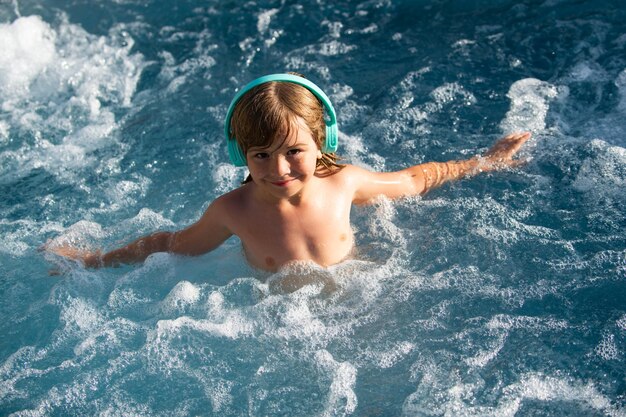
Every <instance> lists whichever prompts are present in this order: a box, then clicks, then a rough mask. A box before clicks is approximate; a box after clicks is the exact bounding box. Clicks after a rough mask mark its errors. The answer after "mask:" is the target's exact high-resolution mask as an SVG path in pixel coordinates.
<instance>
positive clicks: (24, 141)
mask: <svg viewBox="0 0 626 417" xmlns="http://www.w3.org/2000/svg"><path fill="white" fill-rule="evenodd" d="M132 47H133V40H132V39H131V38H130V37H129V36H128V35H127V34H126V33H125V32H124V31H123V29H122V27H121V26H118V27H114V28H113V29H111V31H110V33H109V36H108V37H105V36H100V37H98V36H95V35H91V34H89V33H87V32H86V31H85V30H83V29H82V28H81V27H80V26H77V25H73V24H71V23H69V22H68V21H67V20H66V18H65V17H64V16H61V23H60V24H59V25H58V26H57V27H52V26H51V25H50V24H48V23H46V22H44V21H43V20H42V18H41V17H39V16H28V17H20V18H18V19H16V20H15V21H14V22H13V23H11V24H1V25H0V50H2V51H3V53H2V55H1V56H0V94H1V95H2V105H1V106H2V110H3V112H5V113H6V114H7V115H8V117H6V118H4V120H3V121H2V126H1V128H0V137H11V138H12V139H13V141H14V143H17V144H20V145H21V146H20V147H19V148H18V149H13V150H10V151H9V150H7V151H5V152H3V153H1V154H0V178H4V179H5V180H8V181H12V180H15V179H19V178H21V177H23V176H26V175H28V174H29V173H30V172H31V171H32V170H34V169H44V170H46V171H48V172H49V173H51V174H52V175H55V176H57V177H58V178H60V179H61V180H62V181H63V182H70V183H75V182H82V181H83V177H84V176H82V175H80V171H81V170H82V169H84V168H86V167H96V166H97V165H98V164H103V165H104V166H107V164H109V163H110V161H109V160H105V161H100V160H98V159H96V158H94V157H93V156H92V152H94V151H95V150H97V149H101V148H102V147H105V146H110V145H112V144H114V145H115V144H117V141H116V140H115V139H114V138H113V135H114V132H115V129H116V128H117V123H116V121H115V117H114V114H113V111H112V108H113V107H117V106H122V107H123V106H130V103H131V99H132V96H133V94H134V92H135V88H136V85H137V82H138V80H139V76H140V74H141V71H142V69H143V68H144V66H145V63H144V62H143V58H142V56H141V55H140V54H131V53H130V50H131V49H132ZM5 52H6V53H5ZM118 146H119V147H120V150H123V147H122V146H121V145H118Z"/></svg>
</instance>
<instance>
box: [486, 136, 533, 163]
mask: <svg viewBox="0 0 626 417" xmlns="http://www.w3.org/2000/svg"><path fill="white" fill-rule="evenodd" d="M528 139H530V132H521V133H511V134H510V135H507V136H505V137H503V138H502V139H500V140H498V141H497V142H496V143H495V144H494V145H493V146H492V147H491V149H489V150H488V151H487V152H486V153H485V154H484V155H483V156H482V158H481V162H482V164H481V166H480V168H481V169H482V170H488V171H491V170H495V169H502V168H506V167H515V166H518V165H521V164H523V163H524V162H525V161H523V160H519V159H513V156H515V154H516V153H517V152H518V151H519V149H520V148H521V147H522V145H523V144H524V143H525V142H526V141H527V140H528Z"/></svg>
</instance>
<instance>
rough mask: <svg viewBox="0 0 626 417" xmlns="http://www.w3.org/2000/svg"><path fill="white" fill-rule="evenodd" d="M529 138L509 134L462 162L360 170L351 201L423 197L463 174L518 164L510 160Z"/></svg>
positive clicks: (520, 134)
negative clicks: (412, 196)
mask: <svg viewBox="0 0 626 417" xmlns="http://www.w3.org/2000/svg"><path fill="white" fill-rule="evenodd" d="M529 138H530V133H528V132H524V133H513V134H510V135H508V136H506V137H504V138H502V139H500V140H499V141H497V142H496V143H495V144H494V145H493V146H492V147H491V149H489V150H488V151H487V152H486V153H485V154H484V155H482V156H480V157H474V158H471V159H467V160H462V161H449V162H428V163H425V164H420V165H415V166H412V167H409V168H406V169H403V170H401V171H397V172H383V173H374V172H368V171H365V170H362V171H363V172H360V173H359V175H358V176H357V177H358V178H359V183H358V184H357V187H356V192H355V198H354V202H355V203H356V204H359V203H366V202H368V201H369V200H371V199H372V198H374V197H377V196H379V195H384V196H386V197H388V198H398V197H404V196H409V195H419V194H426V193H427V192H429V191H430V190H432V189H434V188H437V187H439V186H441V185H442V184H445V183H446V182H449V181H454V180H458V179H461V178H463V177H465V176H467V175H471V174H474V173H478V172H487V171H494V170H498V169H503V168H506V167H511V166H516V165H519V163H520V161H519V160H516V159H513V157H514V156H515V154H516V153H517V152H518V151H519V149H520V148H521V146H522V145H523V144H524V143H525V142H526V141H527V140H528V139H529Z"/></svg>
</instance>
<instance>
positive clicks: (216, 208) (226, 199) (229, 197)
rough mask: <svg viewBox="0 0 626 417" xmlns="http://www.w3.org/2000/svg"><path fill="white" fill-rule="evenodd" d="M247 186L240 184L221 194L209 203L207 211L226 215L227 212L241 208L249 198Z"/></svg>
mask: <svg viewBox="0 0 626 417" xmlns="http://www.w3.org/2000/svg"><path fill="white" fill-rule="evenodd" d="M249 188H250V187H249V186H248V185H242V186H240V187H238V188H235V189H234V190H232V191H229V192H227V193H226V194H222V195H221V196H219V197H218V198H216V199H215V200H213V202H212V203H211V204H210V205H209V208H208V209H207V211H209V210H211V211H212V212H213V213H215V214H221V215H224V216H227V215H228V214H229V213H233V212H235V211H238V210H241V208H242V207H244V206H245V202H246V201H247V200H248V198H249V194H250V193H249V191H250V190H249Z"/></svg>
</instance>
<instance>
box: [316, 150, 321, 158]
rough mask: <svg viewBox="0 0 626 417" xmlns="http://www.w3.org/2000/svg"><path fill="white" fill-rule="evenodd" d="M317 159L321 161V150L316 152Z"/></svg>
mask: <svg viewBox="0 0 626 417" xmlns="http://www.w3.org/2000/svg"><path fill="white" fill-rule="evenodd" d="M317 159H322V151H321V150H319V149H318V150H317Z"/></svg>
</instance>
